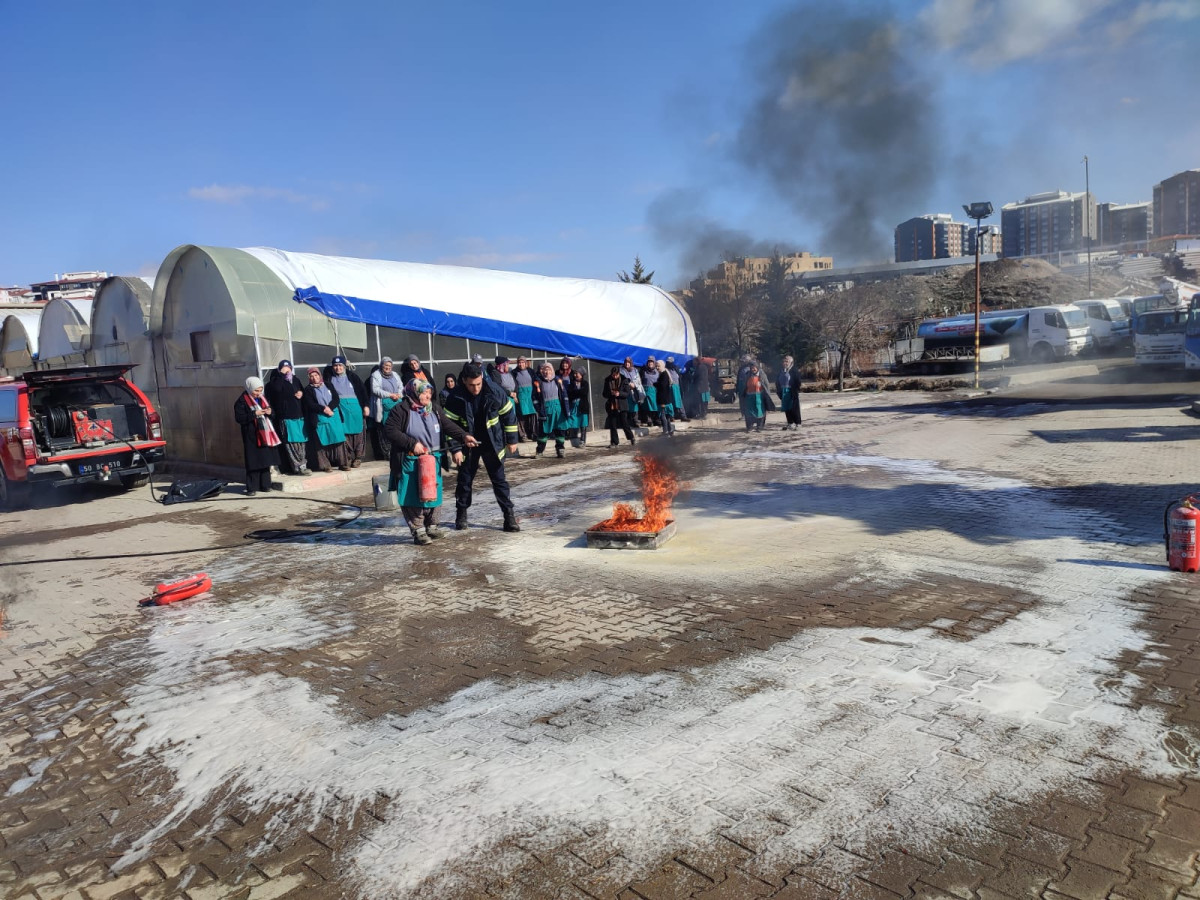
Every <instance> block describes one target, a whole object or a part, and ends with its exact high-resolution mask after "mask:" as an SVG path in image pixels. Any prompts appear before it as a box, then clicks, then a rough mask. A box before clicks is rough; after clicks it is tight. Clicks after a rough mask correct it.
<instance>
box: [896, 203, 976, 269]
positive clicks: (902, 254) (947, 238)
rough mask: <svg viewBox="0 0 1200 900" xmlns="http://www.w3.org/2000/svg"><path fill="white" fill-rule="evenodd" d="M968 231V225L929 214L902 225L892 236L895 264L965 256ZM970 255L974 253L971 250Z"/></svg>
mask: <svg viewBox="0 0 1200 900" xmlns="http://www.w3.org/2000/svg"><path fill="white" fill-rule="evenodd" d="M970 231H971V226H970V225H964V224H962V223H961V222H955V221H954V219H953V217H952V216H951V215H950V214H949V213H930V214H927V215H924V216H917V217H916V218H912V219H909V220H908V221H907V222H901V223H900V224H899V225H897V226H896V233H895V249H896V262H916V261H918V260H922V259H951V258H953V257H955V256H965V255H967V253H968V250H967V244H968V241H969V237H970ZM969 252H971V253H974V252H975V249H974V247H973V246H972V248H971V250H970V251H969Z"/></svg>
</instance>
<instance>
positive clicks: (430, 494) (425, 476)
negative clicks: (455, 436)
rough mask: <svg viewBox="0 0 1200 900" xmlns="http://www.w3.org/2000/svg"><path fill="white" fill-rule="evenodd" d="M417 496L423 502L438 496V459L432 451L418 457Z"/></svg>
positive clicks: (435, 498) (429, 501)
mask: <svg viewBox="0 0 1200 900" xmlns="http://www.w3.org/2000/svg"><path fill="white" fill-rule="evenodd" d="M417 497H418V498H419V499H420V501H421V502H422V503H432V502H433V501H434V500H437V498H438V461H437V457H436V456H434V455H433V454H432V453H424V454H422V455H421V456H418V457H417Z"/></svg>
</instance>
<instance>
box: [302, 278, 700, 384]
mask: <svg viewBox="0 0 1200 900" xmlns="http://www.w3.org/2000/svg"><path fill="white" fill-rule="evenodd" d="M295 299H296V302H298V303H304V304H307V305H308V306H311V307H312V308H313V309H315V310H316V311H317V312H319V313H321V314H322V315H324V316H328V317H329V318H331V319H341V320H343V321H346V322H362V323H363V324H366V325H381V326H384V327H386V328H403V329H406V330H408V331H420V332H425V333H428V334H440V335H445V336H447V337H459V338H469V339H470V340H476V341H494V342H495V343H497V344H507V345H508V346H510V347H529V348H530V349H531V350H543V351H550V352H553V353H556V354H557V353H561V354H563V355H564V356H582V357H584V358H586V359H596V360H602V361H604V362H612V363H621V362H623V361H624V360H625V357H627V356H631V357H633V361H634V363H636V364H637V365H642V364H643V363H645V361H646V358H647V357H648V356H653V357H655V358H656V359H665V358H666V357H668V356H673V357H675V362H676V364H677V365H678V366H680V367H681V368H682V367H683V366H684V365H685V364H686V363H687V361H688V360H689V359H691V358H692V356H693V355H694V354H690V353H687V352H683V353H681V352H680V351H678V350H667V349H664V348H662V347H639V346H635V345H633V344H626V343H622V342H620V341H608V340H603V339H601V338H593V337H586V336H584V335H580V334H570V333H568V332H563V331H554V330H552V329H549V328H540V327H538V326H536V325H521V324H517V323H515V322H504V321H501V320H499V319H485V318H481V317H479V316H467V315H462V314H460V313H448V312H442V311H441V310H436V309H424V308H422V307H419V306H405V305H403V304H399V303H386V302H383V301H379V300H364V299H362V298H360V297H345V296H343V295H341V294H328V293H325V292H323V291H319V290H317V289H316V288H315V287H308V288H297V289H296V296H295ZM489 362H490V360H489Z"/></svg>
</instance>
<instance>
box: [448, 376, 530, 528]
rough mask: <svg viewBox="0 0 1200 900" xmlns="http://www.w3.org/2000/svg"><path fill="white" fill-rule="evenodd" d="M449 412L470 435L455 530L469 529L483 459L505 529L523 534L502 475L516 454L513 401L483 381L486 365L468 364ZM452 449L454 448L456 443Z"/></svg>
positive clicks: (460, 472) (456, 498)
mask: <svg viewBox="0 0 1200 900" xmlns="http://www.w3.org/2000/svg"><path fill="white" fill-rule="evenodd" d="M445 412H446V418H448V419H449V420H450V421H452V422H454V423H455V424H457V425H458V426H459V427H460V428H462V429H463V431H465V432H466V433H467V439H466V441H465V444H466V449H465V452H464V454H463V462H462V465H460V466H459V467H458V484H457V486H456V487H455V490H454V506H455V516H454V527H455V528H456V529H457V530H459V531H462V530H463V529H465V528H466V527H467V510H468V509H469V508H470V506H471V489H472V486H473V483H474V481H475V474H476V473H477V472H478V471H479V462H480V459H482V460H483V465H484V468H485V469H487V474H488V478H489V479H491V482H492V492H493V493H495V495H496V502H497V503H499V504H500V509H501V510H502V511H503V512H504V530H505V531H520V530H521V526H520V525H518V524H517V514H516V511H515V510H514V508H513V502H512V498H511V497H510V496H509V490H508V479H507V478H506V477H505V475H504V456H505V454H506V453H513V452H515V451H516V449H517V413H516V410H515V408H514V407H513V402H512V398H510V397H509V396H508V395H507V394H505V393H504V391H503V390H502V389H501V388H500V386H499V385H497V384H496V383H495V382H493V381H489V380H487V379H486V378H484V377H483V368H482V366H479V365H478V364H476V363H467V364H466V365H465V366H463V369H462V372H461V373H460V374H459V377H458V384H457V385H456V386H455V388H454V390H453V391H451V392H450V396H449V397H447V398H446V408H445ZM451 449H452V450H453V449H455V447H454V445H453V444H451Z"/></svg>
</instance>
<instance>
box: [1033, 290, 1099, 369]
mask: <svg viewBox="0 0 1200 900" xmlns="http://www.w3.org/2000/svg"><path fill="white" fill-rule="evenodd" d="M1028 312H1029V345H1028V350H1029V358H1030V359H1031V360H1033V361H1034V362H1054V361H1055V360H1056V359H1069V358H1071V357H1075V356H1079V355H1080V354H1081V353H1083V352H1084V351H1086V350H1088V349H1090V348H1091V347H1092V335H1091V331H1090V330H1089V328H1088V320H1087V316H1086V314H1085V313H1084V311H1083V310H1082V309H1080V308H1079V307H1078V306H1075V305H1074V304H1073V303H1063V304H1059V305H1056V306H1034V307H1031V308H1030V309H1029V310H1028Z"/></svg>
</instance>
